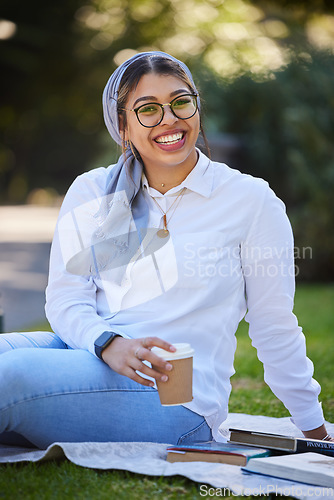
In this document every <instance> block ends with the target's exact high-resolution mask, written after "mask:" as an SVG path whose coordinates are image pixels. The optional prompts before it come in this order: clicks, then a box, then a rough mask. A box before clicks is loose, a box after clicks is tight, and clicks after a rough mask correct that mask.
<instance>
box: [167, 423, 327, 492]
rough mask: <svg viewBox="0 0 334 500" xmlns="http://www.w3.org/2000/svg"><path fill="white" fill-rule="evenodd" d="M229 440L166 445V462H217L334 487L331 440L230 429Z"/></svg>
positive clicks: (254, 471)
mask: <svg viewBox="0 0 334 500" xmlns="http://www.w3.org/2000/svg"><path fill="white" fill-rule="evenodd" d="M230 433H231V434H230V441H229V442H228V443H217V442H214V441H208V442H200V443H194V444H193V445H189V446H169V447H168V448H167V461H169V462H193V461H196V462H216V463H224V464H230V465H239V466H241V467H242V469H243V470H244V471H247V472H251V473H258V474H265V475H269V476H274V477H278V478H282V479H289V480H293V481H299V482H304V483H307V484H313V485H316V486H324V487H329V488H334V443H332V442H328V441H320V440H317V439H307V438H295V437H290V436H282V435H279V434H268V433H264V432H255V431H245V430H240V429H230Z"/></svg>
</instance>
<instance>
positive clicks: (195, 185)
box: [142, 148, 213, 198]
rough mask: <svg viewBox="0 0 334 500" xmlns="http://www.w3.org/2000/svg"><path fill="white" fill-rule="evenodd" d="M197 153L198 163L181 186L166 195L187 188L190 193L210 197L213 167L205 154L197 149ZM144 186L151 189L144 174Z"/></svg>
mask: <svg viewBox="0 0 334 500" xmlns="http://www.w3.org/2000/svg"><path fill="white" fill-rule="evenodd" d="M196 151H197V152H198V161H197V163H196V165H195V167H194V168H193V169H192V171H191V172H190V173H189V175H188V176H187V177H186V178H185V179H184V181H183V182H181V184H180V185H179V186H175V187H174V188H172V189H170V190H169V191H168V192H167V193H166V194H174V193H175V192H176V191H179V190H180V189H182V188H187V189H189V190H190V191H194V192H195V193H198V194H200V195H202V196H205V198H209V197H210V195H211V192H212V186H213V166H212V164H211V161H210V160H209V158H208V157H207V156H205V154H203V153H202V152H201V151H200V150H199V149H197V148H196ZM142 186H143V187H146V188H147V189H148V191H150V189H151V188H150V186H149V184H148V181H147V178H146V175H145V174H144V173H143V176H142Z"/></svg>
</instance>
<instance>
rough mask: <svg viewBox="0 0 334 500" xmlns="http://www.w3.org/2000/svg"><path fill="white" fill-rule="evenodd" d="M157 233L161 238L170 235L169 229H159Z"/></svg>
mask: <svg viewBox="0 0 334 500" xmlns="http://www.w3.org/2000/svg"><path fill="white" fill-rule="evenodd" d="M157 235H158V236H159V238H167V236H169V231H168V229H159V231H158V232H157Z"/></svg>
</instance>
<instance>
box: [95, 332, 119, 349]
mask: <svg viewBox="0 0 334 500" xmlns="http://www.w3.org/2000/svg"><path fill="white" fill-rule="evenodd" d="M115 335H116V334H115V333H113V332H103V333H102V335H100V336H99V337H98V338H97V339H96V341H95V345H96V346H98V347H103V346H104V345H105V344H106V343H107V342H108V341H109V340H110V339H112V338H113V337H115Z"/></svg>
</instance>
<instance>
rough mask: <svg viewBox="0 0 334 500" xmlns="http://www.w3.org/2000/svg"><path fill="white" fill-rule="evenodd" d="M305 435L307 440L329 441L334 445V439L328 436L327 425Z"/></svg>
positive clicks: (305, 432) (304, 432)
mask: <svg viewBox="0 0 334 500" xmlns="http://www.w3.org/2000/svg"><path fill="white" fill-rule="evenodd" d="M303 434H304V436H305V437H306V438H310V439H320V440H321V441H329V442H331V443H334V438H333V437H332V436H330V435H329V434H328V432H327V430H326V427H325V424H323V425H321V426H320V427H317V428H316V429H312V430H310V431H303Z"/></svg>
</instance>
